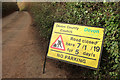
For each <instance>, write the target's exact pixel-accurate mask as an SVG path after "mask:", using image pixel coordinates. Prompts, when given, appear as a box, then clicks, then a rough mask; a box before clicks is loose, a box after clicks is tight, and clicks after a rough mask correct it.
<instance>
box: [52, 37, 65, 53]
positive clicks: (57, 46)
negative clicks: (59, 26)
mask: <svg viewBox="0 0 120 80" xmlns="http://www.w3.org/2000/svg"><path fill="white" fill-rule="evenodd" d="M51 48H53V49H57V50H63V51H65V46H64V42H63V39H62V36H61V35H60V36H59V37H58V38H57V39H56V40H55V42H54V43H53V44H52V45H51Z"/></svg>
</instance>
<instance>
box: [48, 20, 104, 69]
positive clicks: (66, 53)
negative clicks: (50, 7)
mask: <svg viewBox="0 0 120 80" xmlns="http://www.w3.org/2000/svg"><path fill="white" fill-rule="evenodd" d="M103 36H104V28H98V27H90V26H81V25H74V24H66V23H58V22H55V23H54V27H53V31H52V36H51V40H50V43H49V50H48V54H47V57H48V58H53V59H58V60H61V61H65V62H69V63H73V64H76V65H80V66H84V67H88V68H91V69H98V67H99V63H100V57H101V53H102V43H103Z"/></svg>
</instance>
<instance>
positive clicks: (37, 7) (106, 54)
mask: <svg viewBox="0 0 120 80" xmlns="http://www.w3.org/2000/svg"><path fill="white" fill-rule="evenodd" d="M119 4H120V3H115V2H114V3H113V2H112V3H102V2H101V3H95V2H90V3H88V2H75V3H73V2H70V3H32V4H31V5H32V6H31V8H30V12H31V13H32V15H33V17H34V24H35V25H36V26H37V27H38V29H39V31H40V34H41V35H42V36H43V37H45V38H46V39H48V38H49V37H50V34H51V30H52V27H53V23H54V22H56V21H57V22H66V23H73V24H83V25H90V26H100V27H104V28H105V29H106V30H105V40H104V48H103V52H102V59H101V63H100V68H99V70H98V71H88V73H86V74H89V76H92V78H96V77H97V78H99V79H105V78H107V79H111V78H112V79H118V78H119V79H120V53H119V49H120V47H119V46H118V45H120V44H119V43H118V41H119V40H120V38H119V32H120V28H119V26H120V22H119V20H120V13H119V10H120V7H119ZM92 74H94V75H92ZM83 76H85V77H88V75H83Z"/></svg>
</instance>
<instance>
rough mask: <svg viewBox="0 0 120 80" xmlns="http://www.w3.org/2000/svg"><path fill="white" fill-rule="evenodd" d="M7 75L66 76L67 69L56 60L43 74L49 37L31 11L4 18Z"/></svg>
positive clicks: (3, 56)
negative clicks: (40, 30) (39, 28)
mask: <svg viewBox="0 0 120 80" xmlns="http://www.w3.org/2000/svg"><path fill="white" fill-rule="evenodd" d="M2 23H3V24H2V70H3V71H2V73H3V74H2V77H3V78H65V77H66V72H65V71H64V69H63V70H62V69H60V68H58V66H57V65H55V64H57V63H56V61H55V60H50V59H48V60H47V64H46V73H45V74H42V69H43V62H44V55H45V52H46V49H47V41H45V40H44V39H43V38H42V37H40V36H39V35H38V33H37V32H36V30H35V27H33V26H32V18H31V16H30V14H29V13H28V12H25V11H24V12H18V11H16V12H14V13H12V14H10V15H9V16H7V17H5V18H3V22H2Z"/></svg>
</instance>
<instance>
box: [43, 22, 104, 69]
mask: <svg viewBox="0 0 120 80" xmlns="http://www.w3.org/2000/svg"><path fill="white" fill-rule="evenodd" d="M55 23H63V24H71V23H64V22H54V24H55ZM71 25H78V26H87V27H95V28H103V29H104V32H103V39H102V41H101V42H102V44H101V50H100V55H99V60H98V65H97V68H94V67H90V66H86V65H82V64H78V63H73V62H69V61H65V60H61V59H57V58H53V57H50V56H47V54H48V50H49V46H50V42H51V39H52V34H53V29H54V25H53V26H52V32H51V36H50V40H49V45H48V48H47V52H46V56H45V58H46V57H47V58H50V59H53V60H58V61H62V62H65V63H69V64H73V65H77V66H81V67H85V68H89V69H93V70H98V69H99V66H100V62H101V56H102V51H103V42H104V39H105V28H104V27H99V26H90V25H80V24H71ZM45 61H46V60H45Z"/></svg>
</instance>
